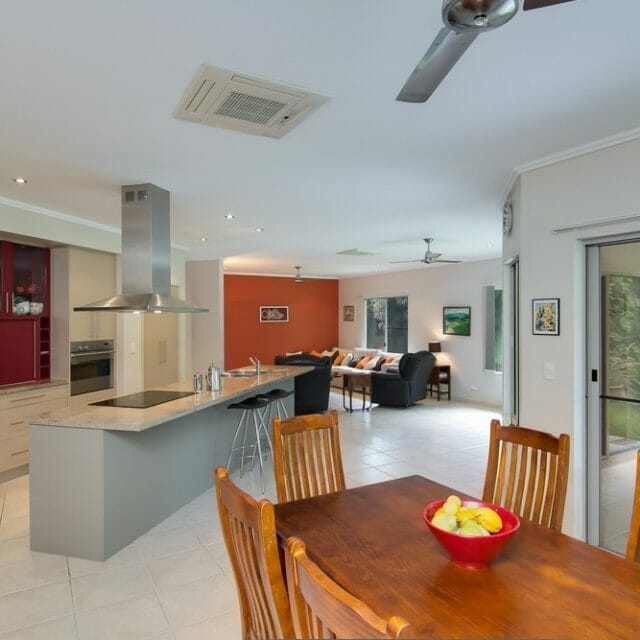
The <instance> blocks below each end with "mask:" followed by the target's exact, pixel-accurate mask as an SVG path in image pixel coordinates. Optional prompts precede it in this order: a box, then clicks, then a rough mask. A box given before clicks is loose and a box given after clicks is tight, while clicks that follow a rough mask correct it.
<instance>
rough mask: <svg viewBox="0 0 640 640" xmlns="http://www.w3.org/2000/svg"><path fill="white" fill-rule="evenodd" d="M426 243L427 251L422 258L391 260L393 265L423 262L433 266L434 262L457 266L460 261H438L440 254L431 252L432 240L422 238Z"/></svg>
mask: <svg viewBox="0 0 640 640" xmlns="http://www.w3.org/2000/svg"><path fill="white" fill-rule="evenodd" d="M423 240H424V241H425V242H426V243H427V251H426V253H425V254H424V258H418V259H417V260H392V261H391V263H393V264H400V263H401V262H424V263H425V264H433V263H434V262H448V263H450V264H457V263H458V262H461V260H440V256H441V255H442V254H441V253H436V252H433V251H431V243H432V242H433V238H423Z"/></svg>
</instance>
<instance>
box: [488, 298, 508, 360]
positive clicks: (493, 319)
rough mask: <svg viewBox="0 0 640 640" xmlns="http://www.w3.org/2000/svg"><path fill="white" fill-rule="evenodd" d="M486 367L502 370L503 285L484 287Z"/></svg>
mask: <svg viewBox="0 0 640 640" xmlns="http://www.w3.org/2000/svg"><path fill="white" fill-rule="evenodd" d="M484 312H485V323H484V326H485V336H484V337H485V339H484V368H485V369H487V370H489V371H502V368H503V362H504V355H503V352H502V287H501V286H495V287H491V286H490V287H484Z"/></svg>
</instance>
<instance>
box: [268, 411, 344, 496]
mask: <svg viewBox="0 0 640 640" xmlns="http://www.w3.org/2000/svg"><path fill="white" fill-rule="evenodd" d="M273 469H274V473H275V476H276V491H277V494H278V502H290V501H291V500H300V499H302V498H311V497H313V496H319V495H323V494H325V493H333V492H334V491H343V490H344V489H345V488H346V486H345V481H344V470H343V468H342V453H341V451H340V433H339V430H338V414H337V412H336V411H335V410H334V411H330V412H329V413H312V414H308V415H303V416H293V417H291V418H287V419H286V420H281V419H279V418H274V419H273Z"/></svg>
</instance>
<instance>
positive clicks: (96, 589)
mask: <svg viewBox="0 0 640 640" xmlns="http://www.w3.org/2000/svg"><path fill="white" fill-rule="evenodd" d="M71 589H72V591H73V603H74V606H75V609H76V611H82V610H85V609H94V608H96V607H105V606H107V605H110V604H114V603H116V602H122V601H124V600H127V599H129V598H134V597H136V596H140V595H143V594H145V593H150V592H152V591H153V583H152V581H151V577H150V576H149V574H148V572H147V570H146V568H145V566H144V564H134V565H129V566H126V567H118V568H116V569H109V570H107V571H102V572H100V573H93V574H91V575H88V576H83V577H81V578H73V579H72V580H71Z"/></svg>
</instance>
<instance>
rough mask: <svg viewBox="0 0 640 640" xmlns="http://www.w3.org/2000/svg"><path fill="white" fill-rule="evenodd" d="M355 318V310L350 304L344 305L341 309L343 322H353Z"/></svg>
mask: <svg viewBox="0 0 640 640" xmlns="http://www.w3.org/2000/svg"><path fill="white" fill-rule="evenodd" d="M355 317H356V308H355V307H354V306H353V305H352V304H345V305H344V307H343V309H342V319H343V320H344V321H345V322H353V320H354V318H355Z"/></svg>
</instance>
